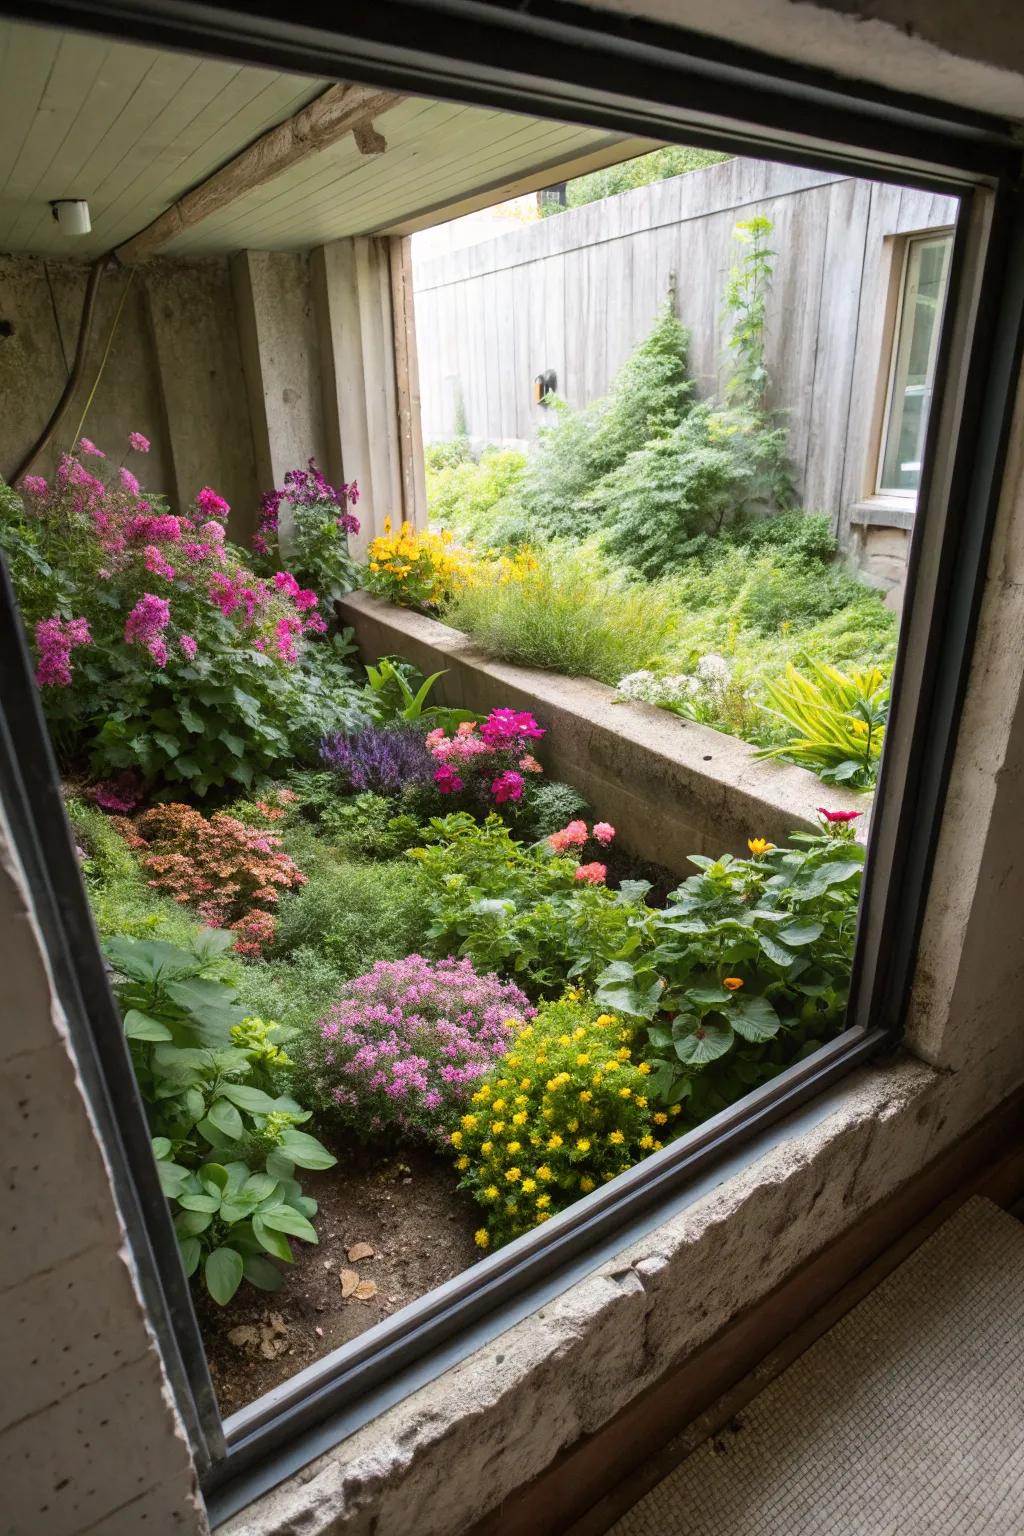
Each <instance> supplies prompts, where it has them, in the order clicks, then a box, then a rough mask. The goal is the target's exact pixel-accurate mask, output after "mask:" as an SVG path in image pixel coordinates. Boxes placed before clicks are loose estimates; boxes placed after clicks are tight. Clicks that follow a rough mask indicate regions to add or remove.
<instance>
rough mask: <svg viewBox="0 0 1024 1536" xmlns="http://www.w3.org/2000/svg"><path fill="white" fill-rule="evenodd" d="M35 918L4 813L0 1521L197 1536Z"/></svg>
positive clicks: (195, 1509) (191, 1486) (18, 1531)
mask: <svg viewBox="0 0 1024 1536" xmlns="http://www.w3.org/2000/svg"><path fill="white" fill-rule="evenodd" d="M31 913H32V906H31V900H30V897H29V894H28V892H27V890H26V889H25V883H24V878H23V875H22V872H21V870H20V868H19V866H18V864H17V862H16V859H15V856H14V853H13V849H12V847H11V843H10V839H9V836H8V834H7V827H6V823H5V822H4V821H3V813H2V810H0V944H2V948H3V975H4V1002H3V1029H2V1030H0V1159H2V1162H3V1166H4V1180H3V1191H2V1194H0V1231H2V1233H3V1251H4V1260H3V1275H2V1281H0V1310H2V1316H3V1330H2V1331H3V1346H2V1354H3V1383H4V1387H3V1390H2V1391H0V1484H2V1486H3V1489H4V1496H3V1514H2V1518H0V1525H2V1527H3V1529H4V1531H5V1532H8V1533H10V1536H73V1533H79V1532H81V1533H83V1536H85V1533H87V1532H88V1533H96V1536H100V1533H102V1536H139V1533H140V1532H145V1531H152V1532H153V1536H163V1533H164V1532H166V1533H168V1536H171V1533H172V1532H179V1531H180V1532H182V1533H189V1536H195V1533H198V1532H200V1531H201V1530H202V1529H203V1528H204V1521H203V1518H202V1514H201V1506H200V1504H199V1500H198V1495H197V1491H196V1487H195V1479H194V1475H193V1471H192V1465H191V1456H190V1453H189V1450H188V1446H187V1443H186V1440H185V1436H184V1432H183V1430H182V1427H181V1423H180V1421H179V1420H178V1417H177V1414H176V1413H175V1411H174V1408H173V1406H172V1403H171V1399H170V1395H169V1392H168V1388H167V1382H166V1379H165V1377H164V1373H163V1368H162V1365H161V1361H160V1357H159V1355H158V1353H157V1350H156V1347H155V1345H154V1341H153V1338H152V1335H151V1334H150V1332H149V1329H148V1326H147V1323H146V1317H145V1314H144V1312H143V1308H142V1303H141V1299H140V1297H139V1294H138V1292H137V1289H136V1286H135V1281H134V1276H133V1273H132V1270H131V1268H130V1265H129V1261H128V1258H127V1253H126V1249H125V1247H124V1233H123V1230H122V1227H121V1222H120V1218H119V1216H118V1212H117V1208H116V1206H115V1203H114V1197H113V1193H112V1190H111V1187H110V1181H109V1175H108V1170H107V1165H106V1163H105V1161H104V1157H103V1152H102V1149H101V1147H100V1146H99V1144H98V1142H97V1139H96V1136H95V1134H94V1129H93V1124H92V1121H91V1119H90V1117H89V1114H88V1111H87V1108H86V1105H85V1101H84V1099H83V1096H82V1092H81V1086H80V1083H79V1079H78V1075H77V1071H76V1067H75V1061H74V1058H73V1055H72V1052H71V1049H70V1046H69V1042H68V1038H67V1030H66V1027H65V1024H64V1020H63V1017H62V1015H61V1011H60V1006H59V1003H58V1001H57V998H56V996H55V994H54V992H53V988H52V985H51V980H50V976H49V974H48V971H47V968H46V962H45V959H44V956H43V952H42V948H41V942H40V938H39V934H38V931H37V929H36V927H35V923H34V921H33V918H32V915H31Z"/></svg>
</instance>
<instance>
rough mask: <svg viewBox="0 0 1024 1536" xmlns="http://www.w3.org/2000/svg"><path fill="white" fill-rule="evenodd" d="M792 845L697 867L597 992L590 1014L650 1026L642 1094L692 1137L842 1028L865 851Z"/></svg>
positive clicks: (805, 836)
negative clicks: (675, 1113) (679, 1110)
mask: <svg viewBox="0 0 1024 1536" xmlns="http://www.w3.org/2000/svg"><path fill="white" fill-rule="evenodd" d="M792 841H793V843H794V844H795V845H796V846H793V847H789V848H775V847H773V846H772V845H771V844H770V843H767V842H766V841H765V840H764V839H754V840H752V841H751V844H750V847H751V850H752V856H751V857H750V858H748V859H736V858H733V857H732V856H731V855H728V854H726V855H724V856H723V857H722V858H720V859H709V858H705V857H696V856H694V857H693V858H692V859H691V860H690V862H691V863H692V864H696V865H697V866H698V868H699V869H700V871H701V873H700V874H698V875H693V876H691V877H690V878H689V879H687V880H685V881H684V882H683V884H682V885H681V886H680V887H679V889H678V890H676V891H675V892H673V893H672V895H671V896H670V898H669V904H668V906H667V907H666V908H665V910H664V912H650V913H648V914H646V915H645V918H644V921H643V931H642V933H640V934H638V935H637V943H636V945H635V947H634V951H633V953H632V954H631V955H622V956H619V957H617V958H616V959H614V960H613V961H612V962H611V963H610V964H609V965H608V966H607V967H606V969H605V970H604V971H603V972H602V973H601V975H600V976H599V977H598V978H597V988H596V992H595V996H596V999H597V1001H598V1002H599V1003H601V1004H602V1005H603V1006H604V1007H606V1008H609V1009H614V1010H616V1011H619V1012H623V1013H626V1014H629V1015H632V1016H634V1017H637V1018H642V1019H645V1020H647V1021H648V1040H649V1048H648V1051H647V1059H648V1061H649V1062H650V1064H651V1066H652V1068H653V1071H652V1076H651V1091H652V1094H655V1095H656V1096H657V1097H658V1098H659V1099H660V1100H661V1101H662V1102H664V1103H666V1104H677V1103H680V1102H683V1101H686V1103H687V1114H688V1119H689V1121H690V1122H691V1123H692V1122H695V1121H696V1120H699V1119H703V1118H706V1116H707V1114H711V1113H714V1112H715V1111H716V1109H718V1108H722V1107H724V1105H725V1104H727V1103H731V1102H732V1101H733V1100H734V1099H736V1098H738V1097H740V1096H741V1094H742V1093H744V1092H746V1091H747V1089H748V1088H749V1087H750V1086H753V1085H754V1084H755V1083H756V1082H758V1081H763V1080H764V1078H765V1077H766V1076H771V1075H773V1073H774V1072H776V1071H778V1070H780V1068H781V1067H782V1066H783V1065H785V1064H786V1061H787V1058H788V1059H792V1057H793V1056H794V1054H796V1053H798V1052H799V1051H800V1050H802V1049H814V1048H815V1047H816V1046H817V1045H818V1044H820V1043H822V1042H823V1041H824V1040H826V1039H828V1038H830V1037H831V1035H833V1034H834V1033H835V1032H836V1030H837V1029H839V1028H841V1027H842V1022H843V1018H844V1014H845V1009H846V998H847V992H848V987H849V977H850V964H851V958H852V953H853V939H854V932H855V928H856V920H857V902H858V898H859V894H860V884H861V876H862V873H863V865H864V849H863V847H861V845H860V844H858V843H856V842H854V841H853V840H852V839H850V838H849V837H848V836H842V837H839V836H828V835H825V834H816V833H794V834H793V839H792ZM780 1036H785V1037H786V1038H785V1039H781V1038H780ZM719 1063H721V1065H718V1064H719ZM709 1069H710V1070H709Z"/></svg>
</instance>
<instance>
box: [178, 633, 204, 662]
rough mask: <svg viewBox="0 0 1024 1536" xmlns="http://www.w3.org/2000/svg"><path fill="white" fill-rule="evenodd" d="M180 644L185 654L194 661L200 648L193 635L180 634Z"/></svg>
mask: <svg viewBox="0 0 1024 1536" xmlns="http://www.w3.org/2000/svg"><path fill="white" fill-rule="evenodd" d="M178 644H179V646H180V647H181V649H182V651H183V652H184V654H185V655H186V656H187V657H188V659H189V661H194V660H195V655H196V652H197V651H198V649H199V646H198V644H197V643H196V641H195V640H194V639H193V638H192V636H191V635H179V636H178Z"/></svg>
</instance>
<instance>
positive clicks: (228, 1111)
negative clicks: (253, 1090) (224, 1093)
mask: <svg viewBox="0 0 1024 1536" xmlns="http://www.w3.org/2000/svg"><path fill="white" fill-rule="evenodd" d="M208 1118H209V1119H210V1120H212V1122H213V1124H214V1125H215V1126H216V1127H217V1129H218V1131H223V1133H224V1135H225V1136H230V1137H231V1139H232V1141H238V1140H239V1138H240V1137H241V1136H242V1134H243V1132H244V1130H245V1127H244V1126H243V1124H242V1117H241V1115H240V1114H239V1113H238V1110H237V1109H236V1108H235V1106H234V1105H233V1104H232V1103H230V1102H229V1100H228V1099H227V1098H226V1097H225V1098H220V1099H214V1101H213V1103H212V1104H211V1105H210V1108H209V1112H208Z"/></svg>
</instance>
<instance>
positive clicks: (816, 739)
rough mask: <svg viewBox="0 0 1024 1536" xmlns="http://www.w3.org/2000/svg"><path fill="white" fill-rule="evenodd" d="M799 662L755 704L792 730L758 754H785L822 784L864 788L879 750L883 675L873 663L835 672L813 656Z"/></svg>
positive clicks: (884, 709)
mask: <svg viewBox="0 0 1024 1536" xmlns="http://www.w3.org/2000/svg"><path fill="white" fill-rule="evenodd" d="M805 666H806V671H804V672H801V671H799V670H798V669H797V668H796V667H795V666H794V665H793V664H792V662H790V663H789V664H788V665H787V667H786V670H785V672H784V673H783V675H782V676H781V677H780V678H777V679H775V681H773V682H770V683H767V684H766V685H765V699H764V702H763V703H762V705H761V708H762V709H764V710H765V711H766V712H767V713H768V714H770V715H774V716H775V717H776V718H777V719H779V720H783V721H785V723H786V724H787V725H788V726H789V728H790V730H791V731H792V735H791V737H790V739H789V741H787V742H784V743H783V744H782V745H781V746H778V747H772V748H770V749H768V750H767V751H764V752H762V753H760V754H759V755H760V756H761V757H786V758H789V759H790V760H791V761H792V762H794V763H799V764H801V766H802V767H804V768H810V769H812V770H813V771H814V772H815V773H816V774H818V776H819V778H821V779H823V780H824V781H825V782H826V783H836V784H849V785H850V786H851V787H852V788H856V789H869V788H870V787H871V785H873V784H874V782H875V779H876V778H877V776H878V762H879V759H880V757H881V755H882V742H883V739H884V737H885V725H886V721H887V719H888V715H889V679H888V678H887V677H886V675H885V673H884V672H883V671H882V670H881V668H879V667H868V668H865V669H864V670H862V671H851V672H840V670H839V668H838V667H830V666H826V665H825V664H824V663H822V662H817V661H807V662H806V663H805Z"/></svg>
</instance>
